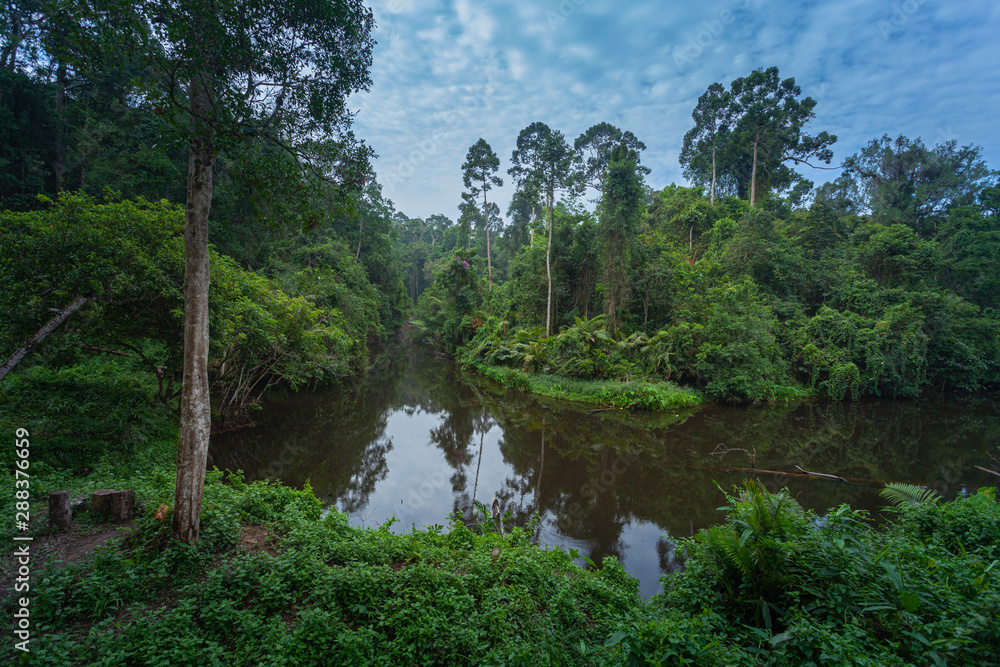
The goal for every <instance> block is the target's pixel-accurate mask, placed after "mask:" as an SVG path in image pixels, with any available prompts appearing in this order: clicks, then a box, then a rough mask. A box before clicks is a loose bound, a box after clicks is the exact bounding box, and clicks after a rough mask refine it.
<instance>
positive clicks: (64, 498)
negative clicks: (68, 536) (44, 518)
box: [49, 491, 71, 528]
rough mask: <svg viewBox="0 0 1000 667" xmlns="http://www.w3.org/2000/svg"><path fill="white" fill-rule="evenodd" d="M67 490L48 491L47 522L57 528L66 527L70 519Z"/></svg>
mask: <svg viewBox="0 0 1000 667" xmlns="http://www.w3.org/2000/svg"><path fill="white" fill-rule="evenodd" d="M69 500H70V494H69V491H50V492H49V523H50V524H51V525H53V526H56V527H58V528H66V527H67V526H69V524H70V521H71V514H70V508H69Z"/></svg>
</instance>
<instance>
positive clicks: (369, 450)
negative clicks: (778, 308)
mask: <svg viewBox="0 0 1000 667" xmlns="http://www.w3.org/2000/svg"><path fill="white" fill-rule="evenodd" d="M998 403H1000V402H998V400H997V397H996V396H984V397H964V398H963V399H961V400H958V399H951V400H947V401H932V402H922V403H921V402H903V401H883V402H865V403H811V404H801V405H797V406H775V407H763V408H760V407H758V408H726V407H719V406H706V407H704V408H701V409H700V410H691V411H687V412H677V413H673V414H664V413H657V414H648V413H646V414H638V413H627V412H623V411H618V410H611V411H605V412H597V413H592V412H589V411H588V408H589V407H590V406H580V405H573V404H569V403H566V402H560V401H554V400H548V399H540V398H537V397H532V396H528V395H524V394H519V393H516V392H510V391H507V390H504V389H503V388H501V387H498V386H495V385H492V384H491V383H488V382H485V381H481V380H476V379H474V378H471V377H469V376H468V375H465V374H463V373H461V372H460V371H458V370H456V369H455V367H454V365H453V364H452V363H451V362H449V361H446V360H441V359H435V358H434V357H433V356H432V355H430V354H429V353H427V352H423V351H421V350H419V349H418V348H412V347H411V348H406V349H403V350H400V351H397V352H396V353H395V354H393V355H392V356H390V357H389V358H388V360H387V361H386V362H385V363H382V364H380V365H379V366H377V367H376V368H375V369H374V370H373V371H372V372H371V373H370V374H369V375H368V377H366V378H364V379H361V380H357V381H354V382H351V383H349V384H348V385H346V386H344V387H340V388H336V389H326V390H320V391H312V392H306V391H303V392H299V393H296V394H293V393H276V394H272V395H271V396H269V397H268V401H267V403H266V405H265V407H264V411H263V422H264V424H263V426H261V427H259V428H255V429H249V430H247V431H243V432H237V433H232V434H225V435H222V436H218V437H216V438H214V439H213V442H212V461H211V462H212V464H214V465H216V466H218V467H220V468H227V467H228V468H231V469H234V468H241V469H243V470H244V471H246V473H247V478H248V479H260V478H264V477H268V476H273V477H277V478H279V479H281V480H282V481H283V482H285V483H288V484H292V485H296V486H298V485H301V484H303V483H304V482H305V481H306V480H307V479H308V480H309V481H310V483H311V484H312V486H313V488H314V489H315V490H316V492H317V493H318V494H319V495H320V496H321V497H323V498H324V499H325V500H328V501H331V502H336V503H337V505H338V507H340V508H341V509H342V510H344V511H346V512H348V513H351V514H352V515H354V516H355V519H356V520H357V519H358V518H359V517H361V516H363V515H365V514H366V513H368V514H369V515H370V516H365V517H364V518H365V519H366V520H367V519H371V520H372V521H373V522H382V521H385V520H386V519H388V518H390V517H391V516H393V515H396V514H397V513H399V512H403V511H407V512H410V511H411V510H412V512H411V513H410V514H409V515H408V517H407V518H408V520H412V522H414V523H417V524H418V525H420V524H422V525H431V524H435V523H438V524H442V523H446V521H447V518H448V517H447V516H446V515H447V514H448V513H449V512H450V513H452V514H457V515H458V516H462V517H465V519H466V520H471V519H472V515H473V510H474V504H473V501H475V500H479V501H480V502H483V503H485V504H489V503H490V501H491V499H492V498H493V497H494V496H496V497H497V498H498V499H499V501H500V503H501V507H502V511H503V512H505V513H506V512H507V511H510V515H511V524H513V525H526V524H528V522H529V521H530V520H531V519H532V517H534V516H537V517H539V523H538V525H537V527H536V533H535V537H536V539H538V540H539V541H541V542H543V543H547V544H551V545H555V544H560V545H565V546H567V547H573V548H577V549H579V550H580V552H581V553H583V554H587V555H589V557H590V558H592V559H593V560H594V561H596V562H600V560H601V559H602V558H603V557H605V556H616V557H618V558H619V559H620V560H621V561H622V562H623V563H624V564H625V566H626V567H627V568H628V569H629V570H631V571H632V572H633V573H634V574H636V575H638V576H639V577H640V579H642V580H643V587H644V590H647V591H649V590H651V589H650V586H652V587H655V581H656V579H657V578H658V577H659V575H660V573H662V572H664V571H667V570H670V569H672V568H675V567H677V565H678V557H677V553H676V548H675V546H674V543H673V541H672V540H671V539H670V538H664V536H671V535H672V536H687V535H690V534H691V533H692V532H693V531H694V530H697V529H698V528H701V527H704V526H707V525H710V524H712V523H715V522H718V521H719V520H720V519H721V515H720V513H719V512H717V511H716V508H717V507H719V506H720V505H721V504H722V501H723V497H722V495H721V493H720V492H719V490H718V488H717V487H716V486H715V483H716V482H718V483H719V484H720V485H721V486H722V487H723V488H729V487H731V486H733V485H736V484H739V483H740V482H741V481H742V480H743V479H744V478H745V477H746V476H747V474H746V473H740V472H727V471H725V470H723V469H722V468H725V467H747V466H748V465H749V459H748V458H747V457H746V456H745V455H744V454H743V453H741V452H738V451H733V452H731V453H729V454H727V455H726V456H725V457H723V459H722V460H721V461H720V458H719V457H718V456H712V452H713V451H714V450H715V449H716V447H717V446H718V445H719V444H720V443H723V444H725V445H726V446H727V447H729V448H744V449H747V450H751V451H752V450H754V449H755V450H756V466H757V467H758V468H763V469H768V470H777V471H791V470H794V466H796V465H798V466H802V467H803V468H805V469H807V470H816V471H820V472H826V473H832V474H837V475H841V476H844V477H852V478H865V479H871V480H891V481H908V482H914V483H921V484H928V485H930V486H933V487H935V488H937V489H938V490H943V491H945V492H946V493H948V492H950V493H954V492H955V489H957V488H958V486H959V485H961V484H964V485H966V486H967V487H968V488H969V489H975V488H977V486H979V485H984V484H987V483H991V482H992V480H990V479H988V475H986V473H981V472H979V471H976V470H975V469H974V468H973V466H974V465H977V464H978V465H986V464H987V463H988V462H989V455H990V454H995V453H996V451H997V445H998V443H1000V418H998V416H997V415H998V413H1000V410H998V408H1000V404H998ZM399 443H404V444H403V445H402V446H401V445H400V444H399ZM442 471H443V472H444V474H442ZM437 477H440V478H441V483H440V484H439V485H434V484H430V485H427V484H424V485H423V486H422V487H421V488H422V489H424V490H425V491H426V492H427V493H429V494H430V495H429V496H428V497H427V500H428V502H427V503H426V504H424V503H420V504H419V506H413V507H407V506H405V505H401V502H402V501H401V497H403V498H405V496H406V493H408V492H409V493H412V492H413V488H411V487H415V486H416V484H417V482H418V481H420V480H423V479H425V478H426V479H436V478H437ZM445 480H447V481H445ZM761 481H762V483H764V484H765V486H766V487H768V488H771V489H772V490H777V488H779V487H784V486H787V487H788V488H789V489H790V490H791V492H792V493H793V494H794V495H795V496H796V497H797V498H798V499H799V501H800V502H801V503H802V504H803V505H805V506H806V507H811V508H814V509H818V510H822V509H825V508H827V507H831V506H834V505H837V504H840V503H843V502H848V503H851V504H852V505H853V506H855V507H860V508H865V509H869V510H870V511H873V512H877V511H878V507H879V506H880V505H879V500H878V498H877V484H875V483H873V484H872V485H871V486H865V485H848V484H838V483H835V482H830V481H828V480H818V479H804V478H795V477H779V476H771V477H768V476H762V477H761ZM397 518H398V517H397ZM406 528H408V525H406V524H404V525H402V526H401V529H406ZM650 582H651V583H650Z"/></svg>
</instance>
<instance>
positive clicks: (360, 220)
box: [354, 182, 434, 262]
mask: <svg viewBox="0 0 1000 667" xmlns="http://www.w3.org/2000/svg"><path fill="white" fill-rule="evenodd" d="M364 189H365V184H364V183H363V182H362V184H361V190H362V192H364ZM358 203H359V204H360V203H361V202H358ZM364 224H365V221H364V218H363V217H362V216H361V206H358V251H357V252H356V253H354V261H355V262H358V261H359V260H360V258H361V232H362V231H363V230H364ZM431 245H434V237H431Z"/></svg>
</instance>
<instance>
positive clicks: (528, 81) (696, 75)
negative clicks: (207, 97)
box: [349, 0, 1000, 219]
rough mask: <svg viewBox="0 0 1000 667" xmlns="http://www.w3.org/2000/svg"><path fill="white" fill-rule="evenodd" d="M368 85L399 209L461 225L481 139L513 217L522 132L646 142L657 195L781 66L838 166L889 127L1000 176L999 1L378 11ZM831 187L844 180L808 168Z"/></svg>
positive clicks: (361, 126) (367, 125) (509, 1)
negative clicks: (701, 138) (534, 129)
mask: <svg viewBox="0 0 1000 667" xmlns="http://www.w3.org/2000/svg"><path fill="white" fill-rule="evenodd" d="M371 6H372V10H373V12H374V14H375V19H376V23H377V26H378V27H377V29H376V31H375V39H376V40H377V42H378V44H377V45H376V47H375V50H374V56H373V65H372V68H371V79H372V85H371V88H370V90H369V91H368V92H365V93H359V94H356V95H354V96H352V98H351V100H350V104H349V106H350V107H351V108H352V109H353V110H355V111H357V112H358V116H357V118H356V120H355V131H356V133H357V135H358V136H360V137H362V138H364V139H365V141H366V142H367V143H368V144H369V145H370V146H371V147H372V148H373V149H374V150H375V152H376V153H377V154H378V158H377V159H376V160H375V163H374V166H375V170H376V172H377V173H378V179H379V182H380V183H382V186H383V194H384V196H386V197H387V198H389V199H391V200H392V201H393V203H394V204H395V206H396V210H398V211H402V212H403V213H405V214H407V215H408V216H410V217H411V218H412V217H421V218H426V217H427V216H429V215H432V214H435V213H443V214H444V215H447V216H448V217H450V218H452V219H457V217H458V204H459V203H460V202H461V194H462V191H463V184H462V168H461V166H462V163H463V162H464V161H465V156H466V153H467V152H468V150H469V147H470V146H472V144H474V143H475V142H476V141H477V140H478V139H479V138H483V139H485V140H486V141H487V142H488V143H489V144H490V145H491V146H492V148H493V150H494V151H495V152H496V154H497V156H498V157H499V158H500V172H499V173H500V175H501V176H502V177H503V178H504V187H503V188H500V189H499V190H496V191H494V192H491V193H490V196H491V198H493V199H494V200H495V201H497V202H499V204H500V208H501V211H502V212H503V213H504V214H506V211H507V206H508V205H509V203H510V199H511V197H512V195H513V193H514V188H513V186H512V184H511V179H510V177H509V176H508V175H507V173H506V172H507V169H508V168H509V167H510V156H511V152H512V151H513V149H514V147H515V144H516V141H517V135H518V133H519V132H520V131H521V130H522V129H524V128H525V127H527V126H528V125H530V124H531V123H533V122H535V121H541V122H543V123H546V124H547V125H548V126H549V127H551V128H552V129H554V130H559V131H561V132H563V134H564V135H565V136H566V138H567V140H568V141H569V142H570V144H571V145H572V142H573V140H574V139H575V138H576V137H577V136H579V135H580V134H582V133H583V132H585V131H586V130H587V128H589V127H591V126H592V125H595V124H597V123H600V122H605V121H606V122H609V123H611V124H613V125H615V126H617V127H619V128H621V129H622V130H630V131H632V132H633V133H634V134H635V135H636V136H637V137H638V138H639V139H640V140H642V141H643V142H644V143H645V144H646V146H647V149H646V151H645V152H644V153H643V155H642V162H643V164H645V165H647V166H648V167H650V168H651V169H652V173H651V174H650V175H649V176H648V177H647V178H646V182H647V184H648V185H649V186H651V187H653V188H654V189H657V190H659V189H661V188H663V187H664V186H666V185H669V184H670V183H678V184H686V181H685V179H684V177H683V174H682V169H681V166H680V164H679V163H678V160H677V158H678V155H679V154H680V148H681V142H682V141H683V138H684V134H685V133H686V132H687V131H688V130H689V129H690V128H691V127H692V126H693V121H692V120H691V111H692V110H693V109H694V106H695V104H696V103H697V100H698V97H699V96H700V95H701V94H702V93H704V92H705V89H706V88H708V86H709V85H710V84H712V83H714V82H720V83H722V84H723V85H725V86H727V87H728V85H729V83H730V82H731V81H733V80H734V79H736V78H739V77H741V76H746V75H747V74H749V73H750V72H751V71H753V70H754V69H756V68H767V67H770V66H777V67H778V69H779V73H780V75H781V77H782V78H787V77H794V78H795V82H796V84H797V85H799V86H800V87H801V88H802V95H803V97H805V96H809V97H812V98H813V99H815V100H817V102H818V104H817V106H816V110H815V111H816V116H815V118H814V119H813V120H812V121H811V122H810V123H809V124H808V125H807V126H806V127H805V131H806V132H807V133H809V134H815V133H818V132H820V131H822V130H826V131H828V132H830V133H832V134H835V135H837V137H838V138H839V140H838V142H837V143H836V144H835V145H834V146H833V149H834V160H833V163H832V164H834V165H837V164H840V162H841V161H842V160H843V159H845V158H846V157H848V156H850V155H852V154H854V153H856V152H857V151H858V150H860V149H861V148H862V147H863V146H864V145H865V144H867V143H868V142H869V141H870V140H872V139H875V138H878V137H880V136H882V135H883V134H888V135H890V136H892V137H896V136H898V135H900V134H903V135H906V136H907V137H910V138H911V139H912V138H917V137H920V138H922V139H923V141H924V143H926V144H927V145H928V146H932V145H935V144H938V143H941V142H943V141H947V140H952V139H954V140H956V141H957V142H958V143H959V145H967V144H974V145H978V146H981V147H982V148H983V156H984V157H985V158H986V161H987V163H988V164H989V165H990V167H991V168H993V169H1000V142H998V140H997V138H998V134H1000V133H998V130H1000V38H998V35H1000V4H997V3H995V2H994V1H993V0H905V1H891V0H841V1H839V2H810V1H801V0H800V1H794V2H788V1H786V2H779V1H778V0H709V1H708V2H704V3H694V2H632V3H625V2H611V1H610V0H540V1H537V2H528V1H519V0H482V1H479V2H476V1H474V0H454V1H452V0H445V1H441V0H374V2H373V3H372V5H371ZM802 172H803V175H804V176H805V177H806V178H808V179H810V180H812V181H814V182H816V184H817V185H818V184H820V183H823V182H825V181H827V180H831V179H832V178H835V177H836V176H837V174H838V173H839V172H838V171H818V170H817V171H813V170H810V169H808V168H803V169H802Z"/></svg>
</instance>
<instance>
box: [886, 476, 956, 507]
mask: <svg viewBox="0 0 1000 667" xmlns="http://www.w3.org/2000/svg"><path fill="white" fill-rule="evenodd" d="M878 494H879V495H880V496H881V497H882V498H884V499H886V500H888V501H889V502H890V503H892V504H893V505H896V506H897V507H898V506H900V505H906V504H910V505H920V504H922V503H931V504H937V503H939V502H941V496H940V495H938V494H937V493H936V492H934V491H931V490H930V489H927V488H924V487H922V486H917V485H916V484H906V483H905V482H892V483H890V484H886V485H885V488H884V489H882V490H881V491H879V492H878Z"/></svg>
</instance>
